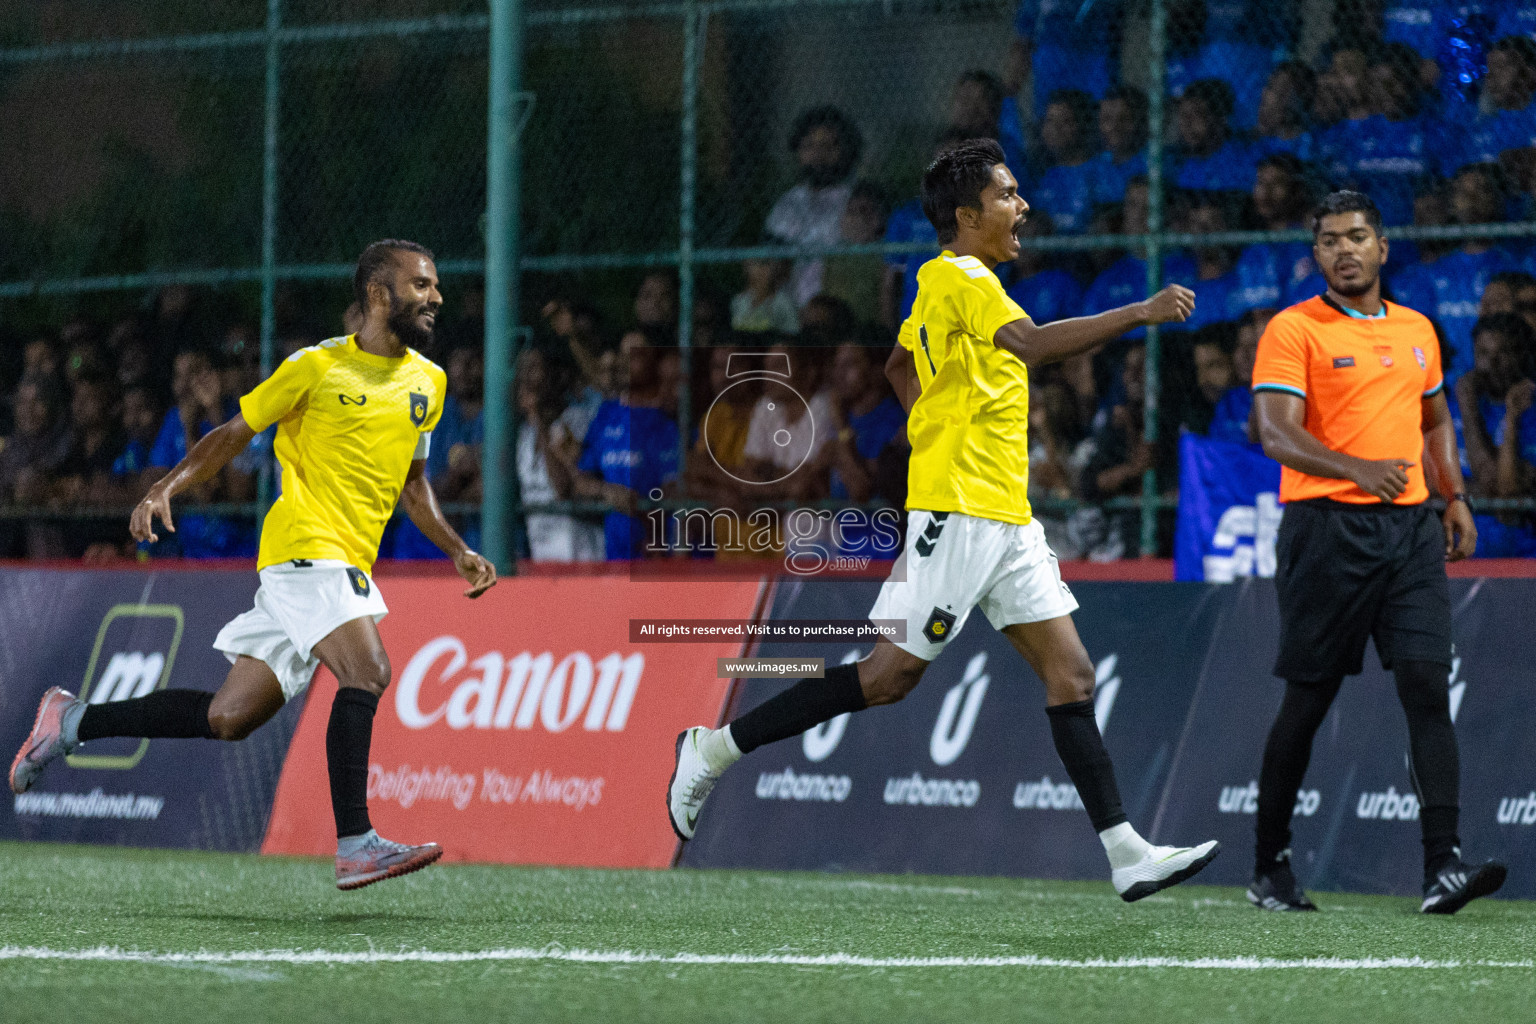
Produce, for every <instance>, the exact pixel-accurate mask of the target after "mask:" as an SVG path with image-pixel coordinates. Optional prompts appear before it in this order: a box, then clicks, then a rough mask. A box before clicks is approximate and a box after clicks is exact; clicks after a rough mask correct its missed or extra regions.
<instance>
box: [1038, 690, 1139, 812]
mask: <svg viewBox="0 0 1536 1024" xmlns="http://www.w3.org/2000/svg"><path fill="white" fill-rule="evenodd" d="M1045 713H1046V714H1047V715H1048V716H1050V719H1051V739H1053V740H1055V741H1056V753H1057V755H1058V756H1059V757H1060V758H1061V763H1062V764H1064V765H1066V766H1067V777H1068V778H1070V779H1071V780H1072V784H1073V785H1074V786H1076V787H1077V795H1078V796H1080V797H1082V800H1083V807H1084V808H1086V809H1087V811H1088V820H1089V821H1092V822H1093V830H1094V831H1095V832H1103V831H1104V830H1105V829H1107V828H1114V827H1115V826H1116V825H1119V824H1120V823H1122V822H1124V821H1126V820H1127V819H1126V816H1125V811H1123V810H1121V808H1120V787H1119V786H1118V785H1116V784H1115V766H1114V764H1113V763H1112V762H1111V761H1110V760H1109V751H1107V750H1105V749H1104V737H1103V736H1102V735H1100V733H1099V723H1098V722H1096V721H1095V720H1094V717H1093V701H1091V700H1079V701H1074V702H1073V703H1071V704H1057V705H1055V706H1054V707H1048V708H1046V709H1045Z"/></svg>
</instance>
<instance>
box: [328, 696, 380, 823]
mask: <svg viewBox="0 0 1536 1024" xmlns="http://www.w3.org/2000/svg"><path fill="white" fill-rule="evenodd" d="M378 707H379V695H378V694H376V693H370V692H369V691H367V690H362V689H359V688H358V687H356V686H343V687H342V688H341V689H339V690H337V691H336V699H335V700H334V701H332V703H331V721H330V724H329V725H327V726H326V729H325V766H326V770H327V771H328V772H329V773H330V776H331V810H332V811H334V812H335V814H336V837H337V838H338V839H345V838H347V837H348V836H360V835H362V834H363V833H364V832H367V831H368V830H369V829H371V828H373V823H372V822H370V821H369V820H368V747H369V745H370V744H371V743H372V742H373V713H374V712H375V711H377V710H378Z"/></svg>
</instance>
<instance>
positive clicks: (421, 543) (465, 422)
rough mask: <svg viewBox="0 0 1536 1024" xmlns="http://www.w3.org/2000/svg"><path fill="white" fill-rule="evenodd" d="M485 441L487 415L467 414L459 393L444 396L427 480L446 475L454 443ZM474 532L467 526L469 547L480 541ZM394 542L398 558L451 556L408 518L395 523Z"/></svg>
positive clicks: (465, 535) (434, 432)
mask: <svg viewBox="0 0 1536 1024" xmlns="http://www.w3.org/2000/svg"><path fill="white" fill-rule="evenodd" d="M484 440H485V416H484V415H483V413H481V412H477V413H475V414H474V415H473V416H468V415H466V414H465V412H464V406H463V403H462V402H460V401H459V399H458V397H457V396H455V395H449V396H448V397H447V398H445V399H443V413H442V415H441V416H439V417H438V420H437V426H436V427H434V428H433V429H432V447H431V450H430V451H428V452H427V479H428V480H431V481H432V482H433V483H436V482H437V481H439V480H441V479H442V478H443V477H444V476H446V475H447V473H448V455H449V453H450V452H451V451H452V450H453V446H454V445H459V444H467V445H478V444H480V443H481V442H482V441H484ZM474 532H475V531H474V528H473V527H470V526H466V527H465V529H464V540H465V543H467V544H469V546H470V547H475V546H476V545H477V544H479V538H478V536H474ZM472 538H473V539H472ZM393 543H394V546H393V547H392V548H391V549H390V550H391V551H392V552H393V553H394V557H395V558H447V557H448V556H447V555H445V554H443V552H442V551H441V550H440V549H439V548H438V546H437V545H436V544H434V543H432V542H431V541H430V540H428V539H427V535H426V534H424V533H422V532H421V530H419V529H417V527H416V524H415V523H413V522H411V521H410V520H409V519H402V520H400V521H399V522H397V523H396V524H395V530H394V534H393Z"/></svg>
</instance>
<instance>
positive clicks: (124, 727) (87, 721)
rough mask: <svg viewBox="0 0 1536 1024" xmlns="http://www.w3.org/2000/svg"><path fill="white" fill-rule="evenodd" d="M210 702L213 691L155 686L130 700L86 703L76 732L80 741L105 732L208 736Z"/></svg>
mask: <svg viewBox="0 0 1536 1024" xmlns="http://www.w3.org/2000/svg"><path fill="white" fill-rule="evenodd" d="M212 703H213V694H211V693H209V692H207V691H206V690H156V691H155V692H154V693H150V694H146V695H145V696H143V697H135V698H133V699H132V700H109V701H107V702H106V703H105V704H87V705H86V706H85V711H84V713H83V714H81V716H80V725H79V726H78V728H77V729H76V733H77V735H78V736H79V737H80V741H81V742H82V743H83V742H85V741H86V740H99V739H103V738H105V737H107V736H143V737H147V738H150V739H205V740H211V739H213V729H212V728H210V727H209V725H208V705H210V704H212Z"/></svg>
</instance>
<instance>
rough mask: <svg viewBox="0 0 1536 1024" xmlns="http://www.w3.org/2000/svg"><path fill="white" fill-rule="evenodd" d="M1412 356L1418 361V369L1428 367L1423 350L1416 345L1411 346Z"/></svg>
mask: <svg viewBox="0 0 1536 1024" xmlns="http://www.w3.org/2000/svg"><path fill="white" fill-rule="evenodd" d="M1413 358H1415V359H1417V360H1418V361H1419V369H1421V370H1427V369H1429V361H1428V360H1427V359H1425V358H1424V350H1423V349H1421V348H1419V346H1417V345H1415V346H1413Z"/></svg>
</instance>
